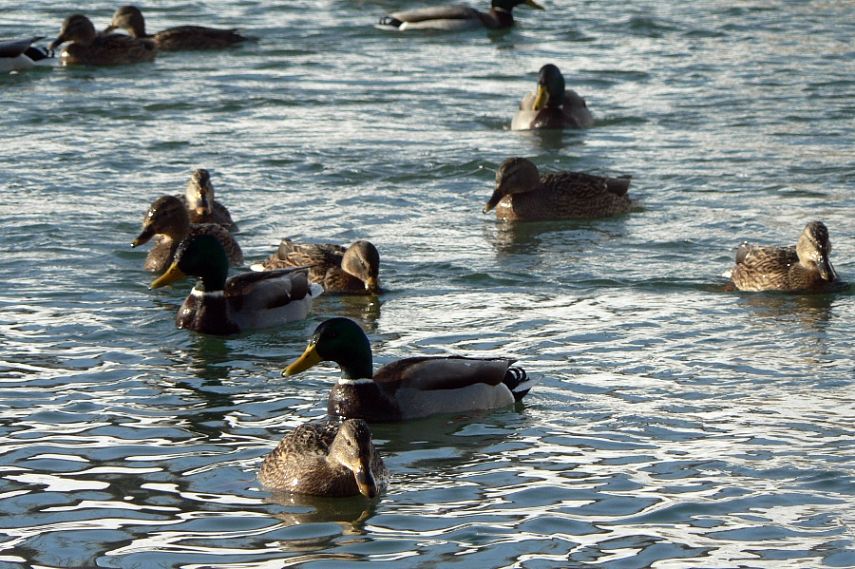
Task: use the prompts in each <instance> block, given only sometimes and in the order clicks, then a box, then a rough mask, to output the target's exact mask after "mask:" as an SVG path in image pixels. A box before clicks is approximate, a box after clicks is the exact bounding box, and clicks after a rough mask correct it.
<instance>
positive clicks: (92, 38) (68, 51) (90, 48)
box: [50, 14, 157, 65]
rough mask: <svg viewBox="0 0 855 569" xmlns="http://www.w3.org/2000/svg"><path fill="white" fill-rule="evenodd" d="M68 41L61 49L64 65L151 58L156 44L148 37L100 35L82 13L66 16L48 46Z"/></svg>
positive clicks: (133, 61) (113, 62) (116, 62)
mask: <svg viewBox="0 0 855 569" xmlns="http://www.w3.org/2000/svg"><path fill="white" fill-rule="evenodd" d="M65 42H71V43H70V44H69V45H67V46H66V47H65V49H64V50H62V53H61V54H60V61H62V63H63V64H65V65H72V64H80V65H120V64H125V63H140V62H143V61H152V60H153V59H154V57H155V56H156V55H157V46H156V45H155V44H154V42H153V41H150V40H147V39H138V38H132V37H130V36H126V35H122V34H99V33H97V32H96V31H95V26H93V25H92V22H91V21H90V20H89V18H87V17H86V16H84V15H83V14H74V15H72V16H69V17H67V18H66V19H65V21H64V22H63V23H62V29H61V30H60V32H59V37H57V38H56V39H55V40H54V41H53V43H51V44H50V48H51V49H56V48H57V47H59V46H60V45H62V44H63V43H65Z"/></svg>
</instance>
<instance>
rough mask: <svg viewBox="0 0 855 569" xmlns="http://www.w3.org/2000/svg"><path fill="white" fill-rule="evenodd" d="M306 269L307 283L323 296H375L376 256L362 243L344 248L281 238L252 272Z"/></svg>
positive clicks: (373, 249) (370, 246)
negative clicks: (334, 294)
mask: <svg viewBox="0 0 855 569" xmlns="http://www.w3.org/2000/svg"><path fill="white" fill-rule="evenodd" d="M287 267H309V280H310V281H311V282H313V283H318V284H320V285H322V286H323V287H324V292H325V293H336V294H378V293H379V292H380V280H379V279H380V277H379V275H380V253H379V252H378V251H377V248H376V247H375V246H374V245H373V244H372V243H371V242H370V241H365V240H360V241H356V242H354V243H353V244H351V245H350V246H348V247H347V248H344V247H342V246H341V245H336V244H333V243H320V244H316V243H295V242H294V241H292V240H290V239H283V240H282V242H281V243H280V244H279V249H278V250H277V251H276V253H274V254H273V255H271V256H270V257H269V258H268V259H266V260H265V261H263V262H262V263H259V264H256V265H252V267H251V268H252V269H253V270H270V269H282V268H287Z"/></svg>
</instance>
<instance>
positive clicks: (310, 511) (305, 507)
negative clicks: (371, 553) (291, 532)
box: [268, 492, 383, 535]
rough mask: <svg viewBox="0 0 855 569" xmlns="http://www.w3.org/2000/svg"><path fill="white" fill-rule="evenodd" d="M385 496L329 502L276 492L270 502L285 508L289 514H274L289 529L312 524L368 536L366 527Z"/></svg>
mask: <svg viewBox="0 0 855 569" xmlns="http://www.w3.org/2000/svg"><path fill="white" fill-rule="evenodd" d="M382 499H383V498H382V496H381V497H380V498H376V499H369V498H366V497H364V496H353V497H350V498H327V497H323V496H306V495H302V494H291V493H288V492H273V493H271V494H270V497H269V498H268V502H270V503H272V504H277V505H279V506H282V507H283V508H285V509H286V510H287V511H285V512H280V513H277V514H274V516H275V517H276V518H277V519H279V520H281V521H282V522H283V523H285V524H286V525H288V526H293V525H303V524H311V523H335V524H338V525H339V526H340V527H341V531H342V533H343V534H345V535H364V534H365V533H366V532H365V524H366V523H367V522H368V520H369V519H371V517H372V516H373V515H374V514H375V513H376V511H377V504H378V503H379V502H380V500H382Z"/></svg>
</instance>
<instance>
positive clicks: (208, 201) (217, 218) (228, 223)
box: [178, 168, 237, 231]
mask: <svg viewBox="0 0 855 569" xmlns="http://www.w3.org/2000/svg"><path fill="white" fill-rule="evenodd" d="M178 199H180V200H181V201H183V202H184V205H185V207H186V208H187V213H188V214H189V215H190V222H191V223H216V224H217V225H222V226H223V227H225V228H226V229H228V230H229V231H236V230H237V225H236V224H235V222H234V221H232V216H231V214H230V213H229V210H228V209H226V206H224V205H223V204H221V203H220V202H218V201H217V200H215V199H214V185H213V184H212V183H211V174H210V173H209V172H208V171H207V170H205V169H204V168H199V169H197V170H194V171H193V173H192V174H191V175H190V181H189V182H187V187H186V188H185V189H184V195H183V196H178Z"/></svg>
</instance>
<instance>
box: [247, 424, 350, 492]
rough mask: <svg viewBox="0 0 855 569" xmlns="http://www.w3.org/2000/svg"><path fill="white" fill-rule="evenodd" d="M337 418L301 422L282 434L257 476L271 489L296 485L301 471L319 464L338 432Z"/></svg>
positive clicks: (309, 470) (308, 469) (321, 462)
mask: <svg viewBox="0 0 855 569" xmlns="http://www.w3.org/2000/svg"><path fill="white" fill-rule="evenodd" d="M339 425H340V422H339V421H337V420H327V421H312V422H309V423H304V424H302V425H300V426H298V427H297V428H295V429H294V430H293V431H291V432H290V433H288V434H286V435H285V437H283V439H282V441H281V442H280V443H279V444H278V445H277V446H276V448H275V449H273V450H272V451H271V452H270V454H268V455H267V456H266V457H265V458H264V462H262V464H261V469H260V470H259V473H258V478H259V480H260V481H261V483H262V484H264V485H265V486H269V487H271V488H281V489H288V488H293V487H297V488H299V486H300V485H299V483H298V481H299V480H300V479H302V478H303V477H304V472H311V469H312V468H314V469H317V468H318V467H319V466H320V465H322V464H323V461H324V459H325V458H326V456H327V455H328V454H329V447H330V444H332V441H333V439H334V438H335V435H336V433H337V432H338V429H339Z"/></svg>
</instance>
